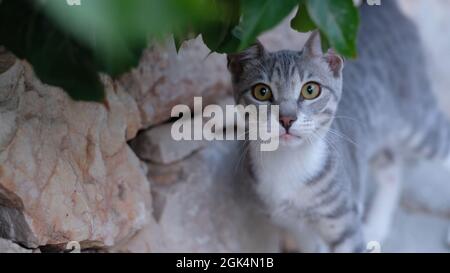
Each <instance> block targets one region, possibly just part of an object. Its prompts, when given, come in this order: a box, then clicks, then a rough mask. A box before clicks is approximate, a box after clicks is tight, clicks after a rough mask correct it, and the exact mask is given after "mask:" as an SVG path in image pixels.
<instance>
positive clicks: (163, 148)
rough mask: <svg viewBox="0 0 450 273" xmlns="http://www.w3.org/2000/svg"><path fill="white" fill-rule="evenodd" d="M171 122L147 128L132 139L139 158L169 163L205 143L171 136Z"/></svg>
mask: <svg viewBox="0 0 450 273" xmlns="http://www.w3.org/2000/svg"><path fill="white" fill-rule="evenodd" d="M171 129H172V124H171V123H169V124H164V125H161V126H158V127H156V128H153V129H152V130H147V131H145V132H143V133H142V134H140V135H139V136H138V137H137V138H136V139H135V140H133V144H132V146H133V148H134V151H135V152H136V154H137V155H138V156H139V158H141V159H143V160H148V161H151V162H153V163H159V164H170V163H174V162H176V161H180V160H182V159H184V158H185V157H187V156H189V155H190V154H192V153H194V152H195V151H197V150H199V149H201V148H202V147H204V146H205V145H206V143H205V141H201V140H198V141H189V142H186V141H176V140H174V139H173V138H172V136H171Z"/></svg>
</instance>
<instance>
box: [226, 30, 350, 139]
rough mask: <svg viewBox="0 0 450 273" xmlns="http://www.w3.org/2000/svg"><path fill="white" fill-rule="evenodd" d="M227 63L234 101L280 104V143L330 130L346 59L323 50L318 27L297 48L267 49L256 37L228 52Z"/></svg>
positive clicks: (313, 136)
mask: <svg viewBox="0 0 450 273" xmlns="http://www.w3.org/2000/svg"><path fill="white" fill-rule="evenodd" d="M228 67H229V70H230V72H231V74H232V79H233V89H234V96H235V99H236V102H237V104H240V105H244V106H247V105H256V106H260V105H278V106H279V118H278V119H277V121H278V122H279V124H280V126H279V132H278V133H279V137H280V144H281V145H287V146H298V145H301V144H303V143H309V142H310V141H314V140H315V139H317V138H318V137H321V136H322V135H323V134H324V133H325V132H326V131H327V130H328V128H329V125H330V123H331V121H332V120H333V118H334V115H335V112H336V110H337V106H338V103H339V100H340V98H341V94H342V70H343V67H344V61H343V59H342V58H341V57H339V56H338V55H337V54H335V53H334V52H333V51H329V52H328V53H325V54H324V53H323V51H322V47H321V41H320V34H319V33H318V32H313V33H312V35H311V36H310V38H309V40H308V41H307V42H306V44H305V46H304V48H303V50H301V51H278V52H268V51H267V50H266V49H265V48H264V46H263V45H262V44H261V43H259V42H258V43H256V44H255V45H253V46H252V47H250V48H249V49H247V50H245V51H243V52H240V53H237V54H230V55H228ZM269 115H270V114H269ZM269 119H270V117H269ZM250 122H252V121H250ZM253 122H256V121H253Z"/></svg>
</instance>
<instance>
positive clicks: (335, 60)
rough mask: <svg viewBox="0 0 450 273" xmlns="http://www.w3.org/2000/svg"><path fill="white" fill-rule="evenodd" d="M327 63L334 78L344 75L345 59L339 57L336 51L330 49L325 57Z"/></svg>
mask: <svg viewBox="0 0 450 273" xmlns="http://www.w3.org/2000/svg"><path fill="white" fill-rule="evenodd" d="M324 58H325V61H326V62H327V63H328V66H329V67H330V70H331V72H333V76H334V77H336V78H337V77H340V76H341V75H342V70H343V69H344V58H342V57H341V56H339V55H338V54H337V53H336V51H335V50H334V49H331V48H330V49H329V50H328V52H327V53H326V54H325V56H324Z"/></svg>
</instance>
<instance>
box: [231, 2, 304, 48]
mask: <svg viewBox="0 0 450 273" xmlns="http://www.w3.org/2000/svg"><path fill="white" fill-rule="evenodd" d="M297 4H298V0H277V1H271V0H242V1H241V10H242V22H241V24H240V28H241V29H242V38H241V43H240V45H239V49H238V50H242V49H245V48H247V47H248V46H250V45H251V44H252V43H254V42H255V40H256V38H257V37H258V36H259V35H260V34H261V33H262V32H264V31H266V30H268V29H271V28H272V27H274V26H276V25H277V24H278V23H280V22H281V20H283V19H284V18H285V17H286V16H287V15H288V14H289V12H291V11H292V9H293V8H294V7H295V6H296V5H297Z"/></svg>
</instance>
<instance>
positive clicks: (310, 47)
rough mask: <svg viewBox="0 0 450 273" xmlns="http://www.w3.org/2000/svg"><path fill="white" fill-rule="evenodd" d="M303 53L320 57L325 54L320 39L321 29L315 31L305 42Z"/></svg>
mask: <svg viewBox="0 0 450 273" xmlns="http://www.w3.org/2000/svg"><path fill="white" fill-rule="evenodd" d="M303 53H304V55H306V56H309V57H320V56H322V55H323V52H322V42H321V40H320V33H319V31H317V30H316V31H313V32H312V33H311V35H310V36H309V38H308V41H306V43H305V47H304V48H303Z"/></svg>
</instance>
